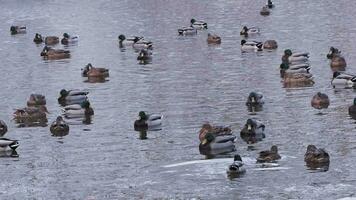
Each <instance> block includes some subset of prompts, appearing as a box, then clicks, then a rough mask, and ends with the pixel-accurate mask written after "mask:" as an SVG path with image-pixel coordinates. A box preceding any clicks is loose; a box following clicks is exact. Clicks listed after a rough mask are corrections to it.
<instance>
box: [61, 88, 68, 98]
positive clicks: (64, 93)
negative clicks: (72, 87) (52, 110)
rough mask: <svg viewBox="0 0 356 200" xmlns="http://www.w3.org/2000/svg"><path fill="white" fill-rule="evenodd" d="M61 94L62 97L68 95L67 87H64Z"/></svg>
mask: <svg viewBox="0 0 356 200" xmlns="http://www.w3.org/2000/svg"><path fill="white" fill-rule="evenodd" d="M59 94H60V97H66V96H68V94H69V91H67V90H65V89H62V90H61V91H60V92H59Z"/></svg>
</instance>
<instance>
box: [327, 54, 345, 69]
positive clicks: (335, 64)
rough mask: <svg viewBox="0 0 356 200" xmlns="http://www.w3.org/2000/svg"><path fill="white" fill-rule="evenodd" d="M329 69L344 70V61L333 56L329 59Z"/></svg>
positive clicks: (342, 58)
mask: <svg viewBox="0 0 356 200" xmlns="http://www.w3.org/2000/svg"><path fill="white" fill-rule="evenodd" d="M330 67H332V68H345V67H346V60H345V58H344V57H342V56H333V58H331V62H330Z"/></svg>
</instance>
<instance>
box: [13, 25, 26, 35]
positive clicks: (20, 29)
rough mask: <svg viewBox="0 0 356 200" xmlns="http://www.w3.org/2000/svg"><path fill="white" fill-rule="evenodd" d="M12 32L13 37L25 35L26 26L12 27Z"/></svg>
mask: <svg viewBox="0 0 356 200" xmlns="http://www.w3.org/2000/svg"><path fill="white" fill-rule="evenodd" d="M10 32H11V35H16V34H24V33H26V26H11V27H10Z"/></svg>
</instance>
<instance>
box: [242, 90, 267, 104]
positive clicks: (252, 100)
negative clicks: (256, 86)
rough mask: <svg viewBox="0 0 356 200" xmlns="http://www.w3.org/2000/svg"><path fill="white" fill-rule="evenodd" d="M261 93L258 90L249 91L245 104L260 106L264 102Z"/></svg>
mask: <svg viewBox="0 0 356 200" xmlns="http://www.w3.org/2000/svg"><path fill="white" fill-rule="evenodd" d="M264 103H265V102H264V98H263V94H262V93H260V92H250V94H249V95H248V97H247V101H246V106H262V105H263V104H264Z"/></svg>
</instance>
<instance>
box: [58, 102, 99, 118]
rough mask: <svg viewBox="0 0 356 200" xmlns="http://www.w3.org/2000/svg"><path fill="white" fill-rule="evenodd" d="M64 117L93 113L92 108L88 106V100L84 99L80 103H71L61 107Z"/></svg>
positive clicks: (83, 115) (76, 116)
mask: <svg viewBox="0 0 356 200" xmlns="http://www.w3.org/2000/svg"><path fill="white" fill-rule="evenodd" d="M63 112H64V116H65V117H66V118H79V117H86V116H92V115H94V110H93V108H92V107H91V106H90V102H89V101H88V100H84V101H83V102H82V103H81V104H72V105H68V106H65V107H64V108H63Z"/></svg>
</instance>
